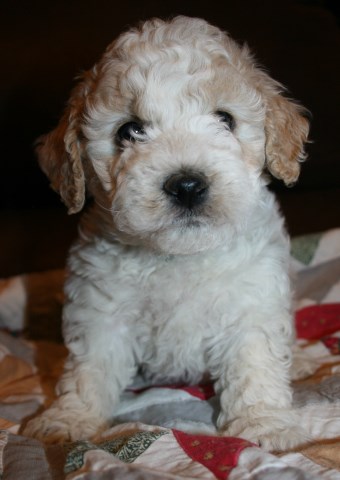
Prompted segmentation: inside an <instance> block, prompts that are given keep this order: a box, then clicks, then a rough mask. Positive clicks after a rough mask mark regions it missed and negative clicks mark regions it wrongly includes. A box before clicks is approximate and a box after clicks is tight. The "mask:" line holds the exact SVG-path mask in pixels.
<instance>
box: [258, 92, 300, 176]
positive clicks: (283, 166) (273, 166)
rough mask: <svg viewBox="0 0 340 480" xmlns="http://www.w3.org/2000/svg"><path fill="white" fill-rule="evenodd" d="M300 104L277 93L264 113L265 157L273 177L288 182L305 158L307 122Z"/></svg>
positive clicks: (296, 172) (298, 170) (271, 98)
mask: <svg viewBox="0 0 340 480" xmlns="http://www.w3.org/2000/svg"><path fill="white" fill-rule="evenodd" d="M303 111H304V109H303V107H301V106H299V105H297V104H295V103H294V102H292V101H290V100H288V99H286V98H284V97H283V96H281V95H280V94H277V95H275V96H271V97H270V98H269V100H268V105H267V113H266V122H265V128H266V135H267V140H266V161H267V167H268V169H269V171H270V172H271V173H272V175H274V177H276V178H279V179H281V180H283V181H284V182H285V183H286V184H287V185H291V184H292V183H294V182H295V181H296V180H297V179H298V177H299V174H300V162H301V161H303V160H304V159H305V151H304V144H305V142H306V141H307V137H308V132H309V123H308V121H307V119H306V118H305V117H304V116H303Z"/></svg>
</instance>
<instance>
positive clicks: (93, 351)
mask: <svg viewBox="0 0 340 480" xmlns="http://www.w3.org/2000/svg"><path fill="white" fill-rule="evenodd" d="M71 310H76V312H77V318H78V319H81V321H80V322H79V323H78V324H77V323H76V322H75V324H74V326H73V328H71V327H69V328H68V332H67V333H66V344H67V346H68V348H69V350H70V354H69V357H68V359H67V361H66V365H65V370H64V374H63V376H62V378H61V380H60V381H59V383H58V385H57V394H58V397H57V399H56V400H55V401H54V402H53V404H52V405H51V406H50V407H49V408H48V409H47V410H45V411H44V412H43V413H42V414H41V415H39V416H38V417H36V418H34V419H32V420H30V421H29V422H28V424H27V426H26V428H25V429H24V434H25V435H28V436H33V437H36V438H39V439H40V440H42V441H44V442H45V443H57V442H66V441H74V440H83V439H87V438H90V437H91V436H93V435H94V434H96V433H97V432H98V431H100V430H101V429H103V428H104V427H105V426H107V424H108V422H109V421H110V419H111V418H112V416H113V414H114V409H115V407H116V405H117V403H118V401H119V395H120V393H121V391H122V390H123V389H124V388H125V387H126V386H127V384H128V383H129V382H130V381H131V379H132V377H133V375H134V374H135V370H136V367H135V362H134V356H133V351H132V342H131V341H129V338H125V337H128V336H129V334H128V331H127V329H124V328H122V329H121V328H115V322H114V319H112V318H106V316H105V315H103V314H102V313H101V312H98V311H94V310H91V309H86V310H85V309H84V310H83V311H82V310H80V308H79V306H77V307H76V309H75V308H74V305H68V306H66V307H65V315H66V317H67V316H68V315H69V314H70V311H71ZM71 313H72V315H74V312H71ZM91 316H92V318H93V319H94V320H95V321H93V323H92V324H91V322H86V319H89V318H90V317H91ZM121 330H122V331H121ZM130 340H131V339H130Z"/></svg>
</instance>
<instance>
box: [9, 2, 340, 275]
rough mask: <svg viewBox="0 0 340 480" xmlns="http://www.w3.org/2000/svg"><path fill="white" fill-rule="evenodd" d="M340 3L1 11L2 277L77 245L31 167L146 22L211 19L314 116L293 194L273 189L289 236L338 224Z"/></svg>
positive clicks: (88, 5) (39, 266)
mask: <svg viewBox="0 0 340 480" xmlns="http://www.w3.org/2000/svg"><path fill="white" fill-rule="evenodd" d="M339 3H340V2H336V1H334V2H332V1H322V0H320V1H317V0H316V1H313V0H310V1H308V0H306V1H302V0H301V1H297V0H295V1H293V0H292V1H288V0H287V1H276V0H272V1H266V0H264V1H257V0H222V1H218V2H212V1H208V0H206V1H201V0H187V1H185V0H182V1H178V0H173V1H169V0H163V1H161V0H159V1H158V2H157V1H153V0H146V1H144V2H142V1H141V0H139V1H135V0H130V1H125V2H124V1H122V0H120V1H112V0H111V1H104V0H75V1H72V0H68V1H60V0H59V1H57V0H52V1H45V2H43V1H30V2H23V1H15V2H13V1H9V0H2V1H1V4H0V55H1V62H0V95H1V97H0V100H1V103H0V112H1V116H0V122H1V125H0V135H1V138H0V140H1V143H0V152H1V158H0V277H1V276H9V275H13V274H17V273H23V272H31V271H41V270H45V269H48V268H55V267H60V266H62V265H63V264H64V261H65V256H66V252H67V249H68V247H69V244H70V242H71V241H72V239H73V238H74V236H75V235H76V223H77V221H78V218H77V216H72V217H68V216H67V214H66V210H65V209H64V207H63V206H62V205H61V203H60V200H59V198H58V196H57V195H56V194H55V193H54V192H52V191H51V190H50V188H49V186H48V181H47V179H46V178H45V177H44V175H43V174H42V173H41V172H40V170H39V168H38V166H37V164H36V161H35V157H34V152H33V148H32V145H33V142H34V140H35V139H36V138H37V137H38V136H39V135H40V134H42V133H46V132H47V131H49V130H50V129H52V128H53V127H54V126H55V125H56V123H57V122H58V118H59V116H60V114H61V112H62V110H63V107H64V105H65V102H66V100H67V98H68V95H69V92H70V90H71V88H72V86H73V84H74V81H73V79H74V78H75V77H76V76H77V74H78V73H79V72H81V71H82V70H86V69H88V68H90V67H91V66H92V65H93V63H94V62H95V61H96V60H97V59H98V57H99V56H100V54H101V53H102V52H103V50H104V49H105V47H106V46H107V44H108V43H110V42H111V41H112V40H113V39H114V38H115V37H116V36H117V35H118V34H119V33H120V32H122V31H123V30H125V29H126V28H128V27H129V26H133V25H134V24H135V23H136V22H138V21H139V20H143V19H147V18H149V17H153V16H160V17H163V18H164V17H165V18H166V17H169V16H173V15H177V14H184V15H189V16H198V17H203V18H205V19H207V20H208V21H210V22H211V23H213V24H216V25H217V26H219V27H220V28H222V29H224V30H227V31H228V32H229V33H230V34H231V35H232V36H233V37H234V38H235V39H236V40H238V41H239V42H241V43H243V42H245V41H246V42H247V43H248V44H249V45H250V47H251V49H252V50H253V52H254V53H255V56H256V57H257V59H258V61H259V63H261V64H263V65H264V66H265V67H266V69H267V71H268V72H269V73H270V74H271V75H272V76H273V77H274V78H276V79H277V80H279V81H280V82H282V83H283V84H284V85H286V86H287V88H288V90H289V95H290V96H291V97H293V98H296V99H298V100H299V101H300V102H301V103H302V104H303V105H304V106H306V107H307V108H308V109H309V110H310V111H311V114H312V129H311V139H312V141H313V143H311V144H309V145H308V149H307V150H308V154H309V159H308V161H307V162H306V163H305V164H304V165H303V169H302V175H301V177H300V181H299V183H298V185H297V186H295V187H294V188H290V189H287V188H284V186H283V185H281V184H280V183H279V182H274V183H273V189H274V190H275V191H276V192H277V194H278V198H279V201H280V203H281V208H282V210H283V212H284V214H285V215H286V218H287V227H288V230H289V231H290V233H291V234H293V235H299V234H304V233H309V232H317V231H321V230H325V229H328V228H333V227H339V226H340V159H339V148H338V143H339V139H340V128H339V127H340V123H339V106H340V101H339V100H340V99H339V83H340V82H339V72H340V68H339V63H340V36H339V10H338V5H339Z"/></svg>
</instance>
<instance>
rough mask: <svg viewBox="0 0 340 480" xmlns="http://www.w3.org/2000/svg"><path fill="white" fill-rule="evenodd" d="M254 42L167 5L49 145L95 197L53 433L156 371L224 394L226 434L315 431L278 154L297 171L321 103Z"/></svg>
mask: <svg viewBox="0 0 340 480" xmlns="http://www.w3.org/2000/svg"><path fill="white" fill-rule="evenodd" d="M282 90H283V89H282V87H281V85H280V84H278V83H277V82H275V81H274V80H272V79H271V78H270V77H269V76H268V75H267V74H266V73H265V72H264V71H262V70H261V69H259V68H258V67H257V66H256V64H255V63H254V60H253V58H252V56H251V54H250V53H249V51H248V49H247V47H240V46H239V45H237V44H236V43H235V42H234V41H233V40H232V39H231V38H230V37H229V36H228V35H227V34H225V33H223V32H221V31H220V30H219V29H218V28H216V27H213V26H211V25H209V24H208V23H206V22H205V21H203V20H200V19H192V18H186V17H176V18H174V19H173V20H172V21H170V22H163V21H161V20H158V19H154V20H150V21H147V22H146V23H144V24H143V25H141V26H140V27H139V28H137V29H133V30H130V31H128V32H127V33H125V34H123V35H121V36H120V37H119V38H118V40H116V41H115V42H113V43H112V44H111V45H109V47H108V48H107V50H106V51H105V53H104V55H103V56H102V58H101V59H100V61H99V62H98V63H97V64H96V65H95V66H94V67H93V68H92V70H90V71H89V72H87V73H85V74H84V75H83V77H82V79H81V81H80V82H79V84H78V86H77V87H76V88H75V90H74V91H73V93H72V95H71V98H70V100H69V103H68V106H67V108H66V111H65V113H64V115H63V117H62V119H61V121H60V123H59V125H58V127H57V128H56V129H55V130H54V131H52V132H51V133H50V134H49V135H47V136H45V137H42V139H40V142H39V145H38V154H39V161H40V164H41V166H42V169H43V170H44V171H45V173H46V174H47V175H48V177H49V178H50V180H51V184H52V187H53V188H54V189H55V190H57V191H59V192H60V195H61V198H62V199H63V201H64V203H65V204H66V205H67V207H68V211H69V213H75V212H78V211H80V210H81V209H82V207H83V205H84V201H85V195H86V192H87V194H88V195H89V196H90V197H92V198H93V205H92V207H90V208H89V210H88V211H87V213H86V214H85V216H84V218H83V221H82V223H81V226H80V235H79V240H78V242H77V243H76V244H75V245H74V247H73V248H72V250H71V253H70V257H69V263H68V270H69V275H68V280H67V282H66V286H65V292H66V303H65V307H64V312H63V333H64V339H65V343H66V345H67V347H68V350H69V356H68V359H67V362H66V365H65V372H64V375H63V377H62V378H61V380H60V382H59V384H58V387H57V394H58V398H57V399H56V400H55V402H54V403H53V404H52V406H51V407H50V408H49V409H48V410H46V411H45V412H44V413H42V414H41V415H40V416H38V417H37V418H35V419H33V420H31V421H30V422H29V423H28V425H27V427H26V431H25V433H26V434H29V435H33V436H35V437H38V438H40V439H42V440H44V441H46V442H58V441H67V440H76V439H86V438H88V437H91V436H93V435H94V434H95V433H96V432H98V431H99V430H100V429H103V428H105V426H107V425H108V424H110V421H111V419H112V417H113V415H114V412H115V406H116V405H117V403H118V402H119V396H120V393H121V392H122V390H123V389H124V388H125V387H126V386H127V385H128V384H129V383H130V382H131V381H132V379H133V377H134V375H135V374H136V372H137V371H142V372H143V373H144V374H145V375H146V376H148V377H150V378H152V379H153V380H154V381H155V382H160V381H161V382H178V381H179V380H181V381H185V382H190V383H195V382H198V381H199V380H200V379H201V378H202V375H203V374H205V373H208V374H209V375H210V376H211V378H212V379H213V381H214V385H215V389H216V391H217V392H218V393H219V394H220V407H221V408H220V414H219V417H218V420H217V425H218V428H219V430H220V432H221V434H222V435H231V436H240V437H243V438H246V439H248V440H251V441H253V442H257V443H259V444H261V445H262V446H263V447H264V448H267V449H285V448H289V447H293V446H294V445H296V444H298V443H300V442H303V441H304V440H305V439H306V434H305V432H303V431H301V429H300V427H299V419H298V416H297V413H296V412H295V411H294V409H293V408H292V391H291V387H290V381H291V375H290V367H291V363H292V344H293V341H294V328H293V321H292V312H291V288H290V280H289V241H288V238H287V235H286V233H285V231H284V227H283V220H282V218H281V216H280V213H279V212H278V207H277V205H276V202H275V199H274V198H273V196H272V194H271V193H270V192H269V191H268V189H267V184H268V178H267V176H266V174H265V173H264V170H265V169H267V170H268V171H269V172H270V173H271V174H272V175H274V176H275V177H277V178H279V179H282V180H283V181H284V182H285V183H286V184H292V183H294V182H295V181H296V180H297V178H298V175H299V170H300V161H301V160H303V159H304V156H305V155H304V147H303V145H304V142H305V141H306V140H307V134H308V122H307V120H306V119H305V118H304V115H303V114H304V111H303V109H302V108H301V107H300V106H298V105H297V104H296V103H294V102H292V101H290V100H288V99H287V98H285V97H284V96H282Z"/></svg>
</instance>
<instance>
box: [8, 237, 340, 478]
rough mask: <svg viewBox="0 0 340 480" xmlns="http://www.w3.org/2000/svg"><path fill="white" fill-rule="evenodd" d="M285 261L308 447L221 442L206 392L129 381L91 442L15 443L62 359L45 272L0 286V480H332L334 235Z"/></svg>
mask: <svg viewBox="0 0 340 480" xmlns="http://www.w3.org/2000/svg"><path fill="white" fill-rule="evenodd" d="M291 253H292V264H293V267H294V269H295V272H296V275H295V290H296V304H295V320H296V330H297V337H298V343H299V344H300V346H301V347H302V348H304V349H306V350H307V351H308V353H309V354H310V356H311V357H312V358H313V359H314V361H315V362H317V365H318V368H317V370H316V372H315V374H313V375H312V376H311V377H309V378H307V379H305V380H302V381H298V382H295V383H294V385H293V388H294V407H295V408H297V409H298V411H299V414H300V421H301V425H302V426H304V427H305V429H306V430H307V431H308V432H309V434H310V437H311V441H310V442H309V443H308V444H306V445H303V446H301V447H299V448H297V449H294V450H292V451H284V452H271V453H268V452H265V451H263V450H262V449H261V448H259V447H258V446H256V445H254V444H251V443H250V442H248V441H246V440H244V439H241V438H232V437H221V436H219V435H218V433H217V431H216V428H215V420H216V416H217V412H218V404H219V399H218V396H217V395H215V392H214V390H213V387H212V385H211V384H200V385H190V386H189V385H148V384H145V383H144V382H143V381H142V380H141V379H138V378H137V379H136V381H135V382H134V384H133V385H131V386H130V387H129V388H128V389H127V390H126V391H125V392H124V394H123V396H122V401H121V404H120V406H119V407H118V409H116V411H115V418H114V423H113V425H112V427H111V428H109V429H108V430H106V431H104V432H102V433H101V434H100V435H98V437H97V438H96V439H95V440H94V441H81V442H73V443H68V444H64V445H53V446H46V445H44V444H43V443H41V442H39V441H37V440H35V439H31V438H27V437H24V436H23V435H22V434H21V430H20V429H21V426H22V425H23V423H24V422H25V421H26V420H27V418H29V417H30V416H32V415H34V414H35V413H36V412H37V411H38V410H39V409H42V408H44V407H46V406H48V404H49V403H50V402H51V401H52V400H53V398H54V387H55V384H56V382H57V380H58V378H59V376H60V374H61V371H62V368H63V362H64V359H65V356H66V349H65V348H64V346H63V345H62V342H61V334H60V313H61V308H62V303H63V294H62V283H63V276H64V272H63V271H62V270H58V271H57V270H56V271H51V272H42V273H37V274H28V275H21V276H17V277H12V278H9V279H3V280H0V478H1V479H2V480H40V479H41V480H61V479H65V480H71V479H72V480H76V479H77V480H90V479H91V480H92V479H93V480H94V479H96V480H97V479H98V480H107V479H122V480H134V479H136V480H137V479H138V480H146V479H150V480H153V479H155V480H156V479H157V480H158V479H164V480H167V479H169V480H170V479H179V480H181V479H207V480H208V479H228V480H248V479H249V480H314V479H329V480H335V479H339V480H340V229H335V230H331V231H327V232H323V233H320V234H313V235H307V236H303V237H298V238H294V239H293V240H292V249H291Z"/></svg>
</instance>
